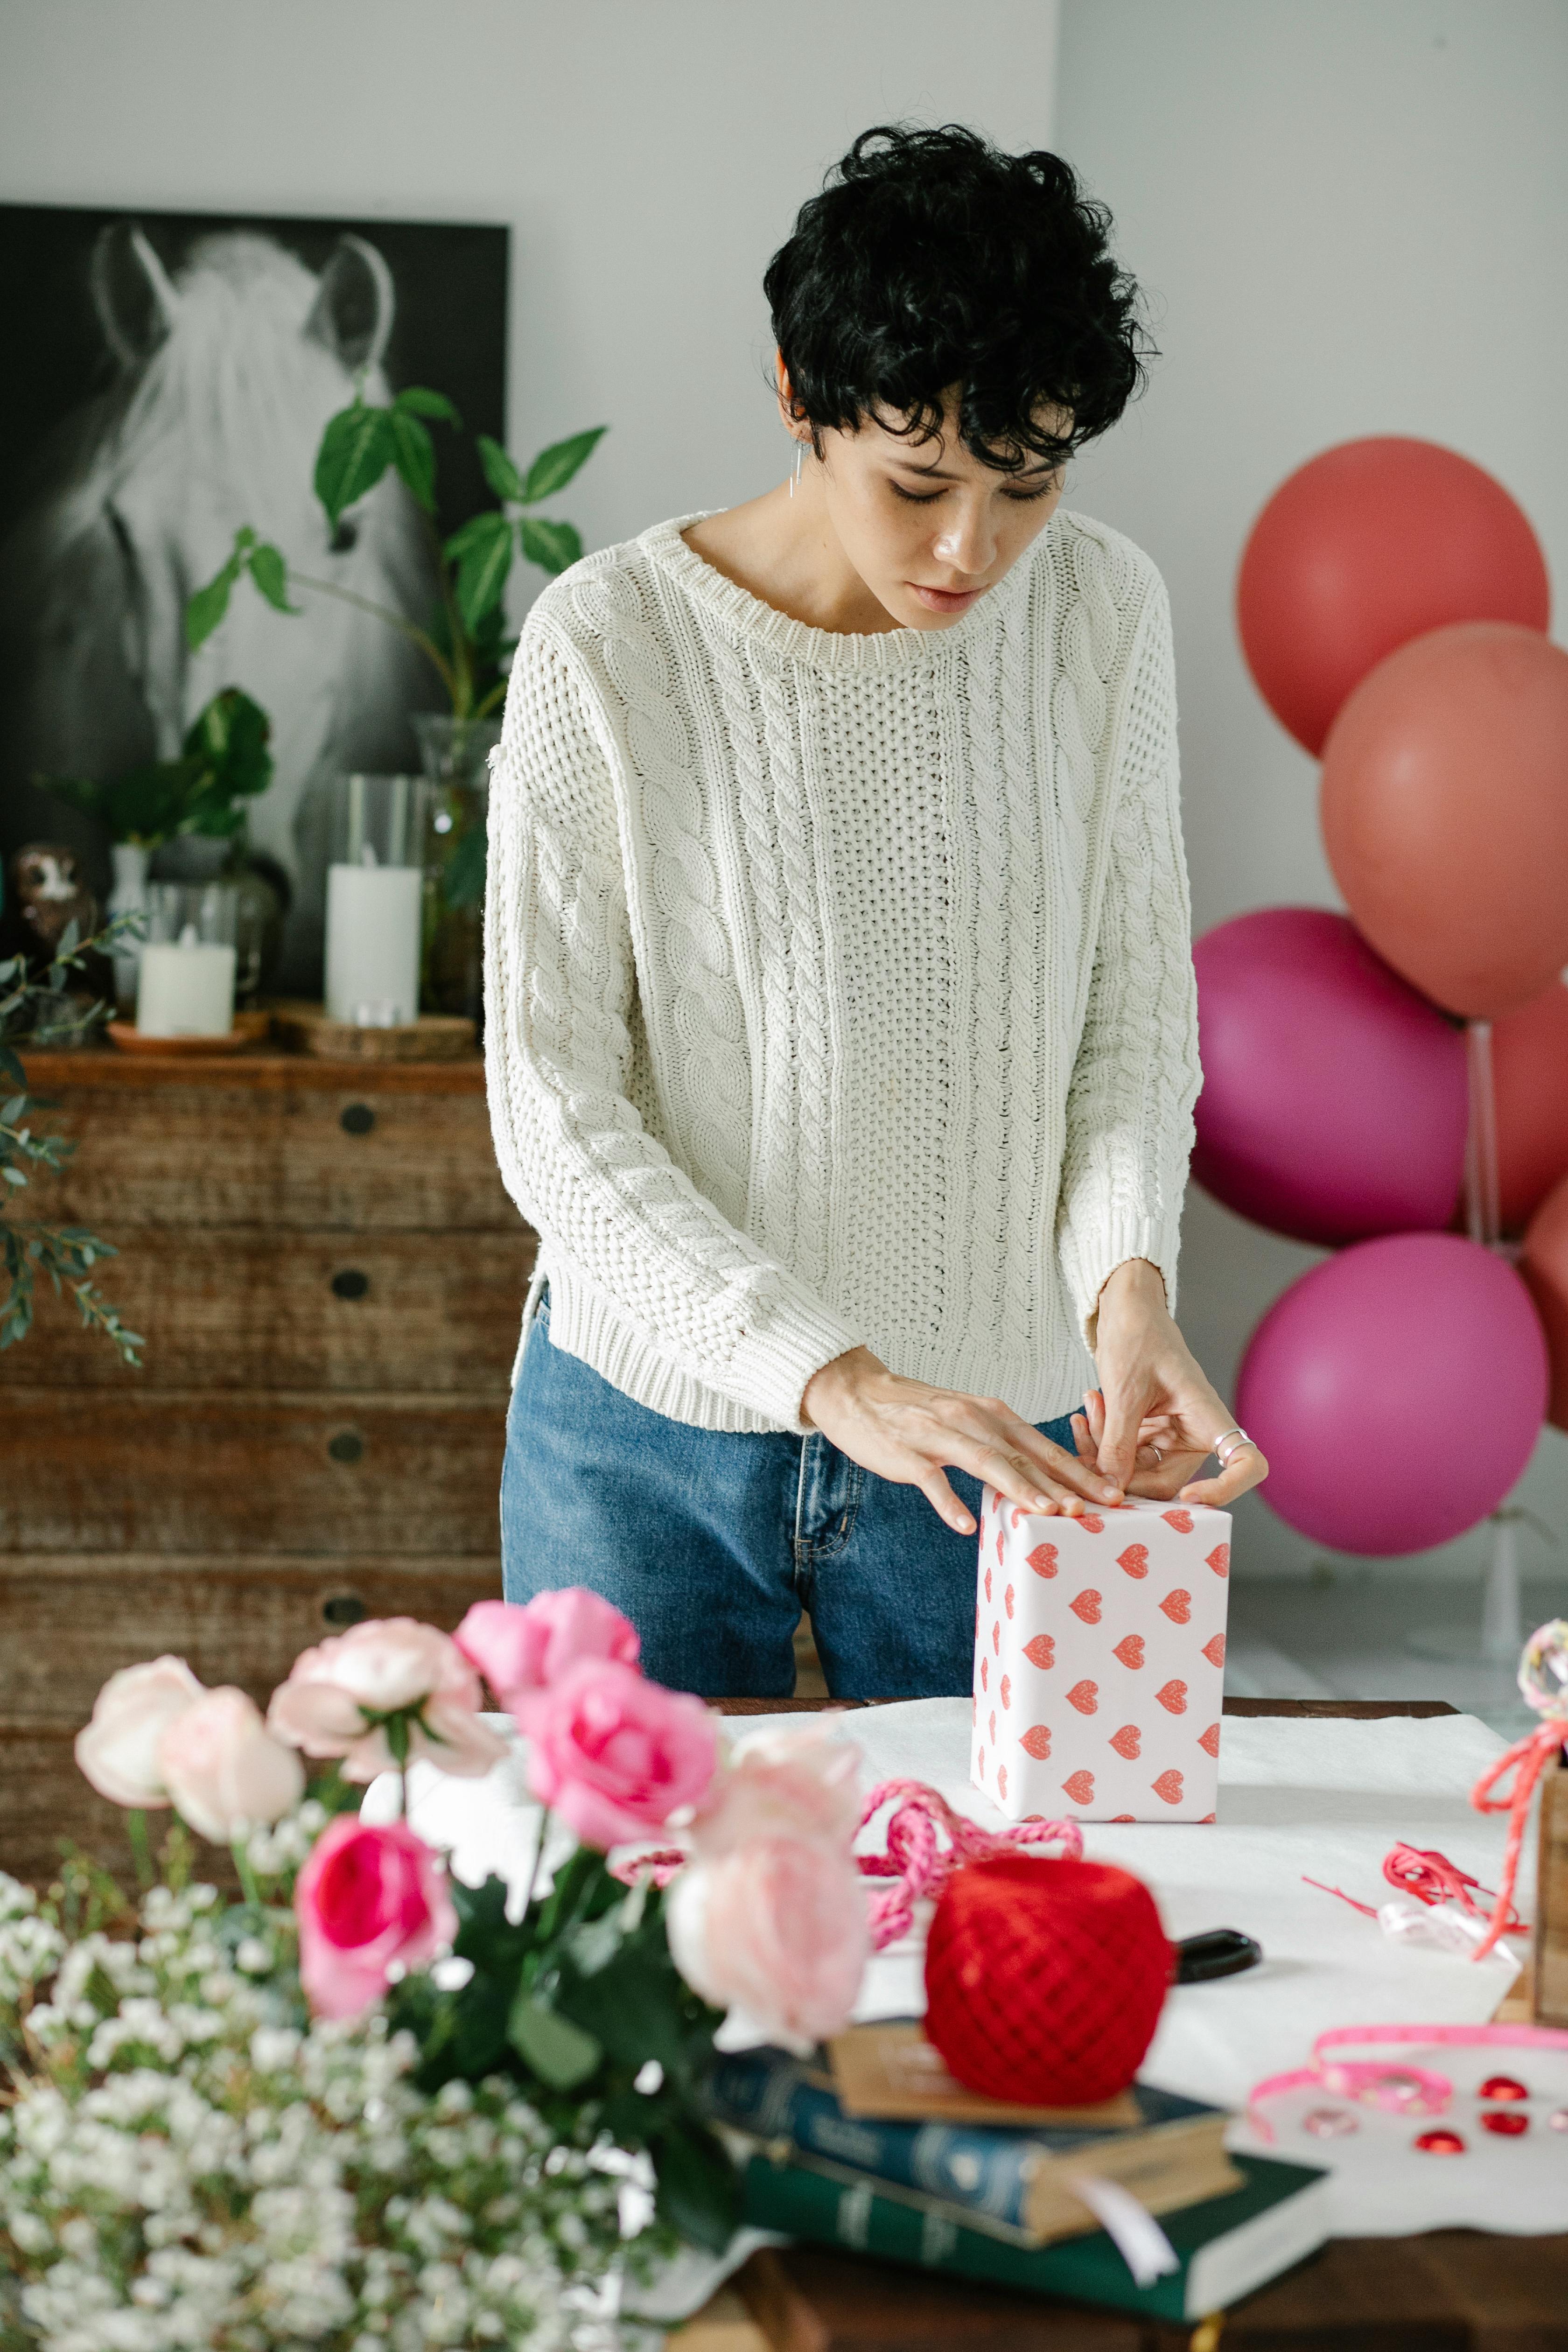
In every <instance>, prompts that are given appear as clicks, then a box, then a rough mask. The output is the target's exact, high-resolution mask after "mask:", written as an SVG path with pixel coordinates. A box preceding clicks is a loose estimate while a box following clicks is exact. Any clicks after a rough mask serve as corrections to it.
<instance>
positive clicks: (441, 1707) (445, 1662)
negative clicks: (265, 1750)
mask: <svg viewBox="0 0 1568 2352" xmlns="http://www.w3.org/2000/svg"><path fill="white" fill-rule="evenodd" d="M479 1696H480V1694H479V1676H478V1675H476V1674H475V1673H474V1671H473V1668H472V1667H471V1666H470V1665H469V1664H468V1661H467V1660H466V1659H465V1658H464V1656H463V1655H462V1654H461V1652H460V1651H459V1650H458V1646H457V1644H456V1643H455V1642H454V1641H453V1640H452V1639H451V1636H450V1635H449V1634H447V1633H437V1630H436V1628H435V1626H434V1625H421V1624H419V1623H418V1622H416V1620H415V1619H414V1618H412V1617H372V1618H367V1619H366V1621H365V1622H364V1623H363V1625H354V1626H352V1627H351V1628H350V1630H349V1631H348V1633H340V1634H339V1635H338V1636H337V1637H336V1639H335V1640H333V1641H331V1642H322V1643H320V1644H319V1646H318V1647H316V1648H315V1649H313V1650H302V1651H301V1652H300V1655H299V1656H298V1657H297V1658H296V1659H295V1661H294V1664H293V1666H292V1667H291V1669H290V1671H289V1679H288V1681H287V1682H286V1683H280V1684H279V1686H278V1688H277V1689H276V1690H275V1691H274V1692H273V1694H272V1704H271V1706H269V1707H268V1710H267V1728H268V1731H270V1732H271V1733H272V1734H273V1735H274V1737H275V1738H279V1739H282V1740H285V1741H287V1743H288V1744H289V1747H290V1748H303V1749H304V1751H305V1753H306V1755H307V1756H341V1757H342V1759H343V1778H344V1780H374V1778H375V1776H376V1774H377V1773H378V1772H384V1771H386V1770H388V1769H391V1767H392V1766H393V1765H394V1764H395V1758H394V1756H393V1753H392V1749H391V1748H390V1747H389V1746H388V1744H387V1738H386V1733H385V1731H384V1730H383V1729H382V1728H380V1727H371V1726H370V1725H368V1724H367V1721H366V1717H369V1716H374V1715H391V1714H393V1713H395V1712H396V1711H397V1710H399V1709H402V1708H405V1707H407V1708H412V1707H416V1706H418V1707H421V1713H422V1717H423V1724H424V1728H423V1729H422V1728H421V1727H420V1725H419V1724H411V1726H410V1731H409V1742H408V1754H409V1757H410V1759H413V1758H415V1757H423V1758H424V1759H426V1762H428V1763H431V1764H434V1765H436V1766H437V1769H439V1770H440V1771H443V1772H451V1773H454V1774H456V1775H457V1776H458V1778H459V1779H468V1780H474V1779H478V1778H479V1777H481V1776H482V1775H483V1774H484V1773H486V1772H488V1771H489V1769H490V1767H491V1765H492V1764H496V1763H499V1762H500V1759H501V1758H502V1757H503V1756H504V1755H505V1754H506V1752H507V1746H506V1742H505V1740H504V1739H502V1738H500V1736H499V1735H498V1734H497V1733H495V1732H493V1731H491V1730H490V1729H489V1727H488V1725H485V1724H482V1723H481V1722H480V1721H479V1714H478V1709H479Z"/></svg>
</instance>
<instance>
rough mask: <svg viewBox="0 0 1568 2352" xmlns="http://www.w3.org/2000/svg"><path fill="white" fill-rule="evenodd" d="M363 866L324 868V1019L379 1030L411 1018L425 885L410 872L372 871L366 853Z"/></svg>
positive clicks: (385, 868) (371, 858) (370, 857)
mask: <svg viewBox="0 0 1568 2352" xmlns="http://www.w3.org/2000/svg"><path fill="white" fill-rule="evenodd" d="M364 859H365V862H364V863H363V865H359V866H329V867H328V868H327V1013H328V1015H329V1017H330V1018H331V1020H333V1021H350V1022H353V1023H354V1024H363V1023H364V1022H365V1021H367V1020H368V1021H369V1022H371V1023H372V1024H375V1025H379V1026H383V1027H385V1026H388V1025H391V1024H394V1023H399V1022H406V1021H413V1020H415V1019H416V1018H417V1015H418V1012H419V900H420V891H421V886H422V884H423V881H424V877H423V875H422V874H421V873H420V870H419V868H418V866H377V865H376V864H375V863H374V854H373V852H371V851H370V850H368V849H367V850H366V851H365V852H364ZM372 1006H374V1008H375V1009H374V1012H371V1011H369V1010H368V1008H370V1007H372ZM388 1007H391V1008H392V1011H391V1014H390V1020H389V1015H388Z"/></svg>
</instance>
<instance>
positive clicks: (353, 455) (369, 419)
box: [316, 400, 392, 527]
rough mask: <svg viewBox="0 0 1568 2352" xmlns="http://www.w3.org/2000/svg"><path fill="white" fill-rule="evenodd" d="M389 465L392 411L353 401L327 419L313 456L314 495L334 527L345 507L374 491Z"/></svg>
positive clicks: (390, 461) (390, 458)
mask: <svg viewBox="0 0 1568 2352" xmlns="http://www.w3.org/2000/svg"><path fill="white" fill-rule="evenodd" d="M391 463H392V411H391V410H390V409H389V408H367V407H366V406H365V404H364V403H363V401H361V400H356V401H355V402H354V404H353V407H352V408H340V409H339V411H338V413H337V415H335V416H331V417H329V418H328V420H327V428H326V431H325V432H324V433H323V434H322V436H321V447H320V449H319V450H318V451H317V453H316V496H317V497H318V498H319V499H320V500H321V504H322V505H323V506H324V507H325V509H326V510H327V520H329V522H331V523H332V524H333V525H334V527H335V526H336V524H337V522H338V521H339V520H340V518H341V517H342V513H343V511H344V509H345V508H348V507H352V506H353V503H354V500H355V499H363V496H364V494H365V492H366V491H367V490H370V489H374V488H375V485H376V483H377V482H379V481H380V479H381V478H382V476H383V474H384V473H385V471H386V469H387V467H388V466H389V465H390V464H391Z"/></svg>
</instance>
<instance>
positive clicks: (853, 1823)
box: [691, 1717, 861, 1861]
mask: <svg viewBox="0 0 1568 2352" xmlns="http://www.w3.org/2000/svg"><path fill="white" fill-rule="evenodd" d="M836 1728H837V1727H836V1725H835V1723H834V1720H833V1718H832V1717H827V1718H826V1719H824V1718H818V1720H817V1721H816V1722H815V1723H811V1724H807V1725H803V1726H802V1727H801V1728H800V1729H799V1730H798V1731H796V1730H790V1731H757V1732H753V1733H752V1735H751V1736H750V1738H745V1739H740V1740H737V1741H736V1743H735V1745H734V1746H733V1747H732V1748H731V1749H730V1751H729V1755H728V1757H727V1758H726V1759H725V1760H724V1761H723V1763H721V1766H720V1769H719V1770H718V1771H717V1772H716V1773H715V1774H714V1776H713V1785H712V1787H711V1788H710V1790H709V1791H708V1797H707V1801H706V1802H705V1803H704V1804H703V1807H702V1810H701V1811H700V1813H699V1814H698V1816H697V1819H696V1820H695V1822H693V1823H692V1825H691V1845H692V1848H693V1850H694V1852H695V1853H698V1854H699V1855H700V1857H701V1858H702V1859H703V1860H704V1861H717V1860H718V1859H719V1857H720V1855H721V1854H725V1853H731V1852H732V1851H733V1849H734V1848H735V1847H736V1846H738V1845H743V1844H745V1843H747V1842H748V1841H749V1840H751V1839H752V1838H755V1837H763V1836H767V1835H769V1834H772V1833H773V1832H777V1833H778V1834H780V1835H782V1836H785V1837H799V1838H811V1839H815V1840H816V1841H817V1842H818V1843H821V1844H825V1845H836V1846H841V1847H842V1848H843V1849H844V1851H845V1852H846V1853H847V1852H848V1850H849V1847H850V1845H851V1844H852V1843H853V1842H854V1838H855V1832H857V1830H858V1828H859V1826H860V1812H861V1805H860V1788H859V1770H860V1751H859V1749H858V1748H856V1747H855V1746H854V1745H853V1744H852V1743H851V1742H850V1741H849V1740H847V1739H839V1738H836V1737H835V1731H836Z"/></svg>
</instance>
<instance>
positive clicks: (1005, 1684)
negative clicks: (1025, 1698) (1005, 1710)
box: [1002, 1675, 1013, 1706]
mask: <svg viewBox="0 0 1568 2352" xmlns="http://www.w3.org/2000/svg"><path fill="white" fill-rule="evenodd" d="M1002 1704H1003V1706H1012V1704H1013V1677H1012V1675H1003V1677H1002Z"/></svg>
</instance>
